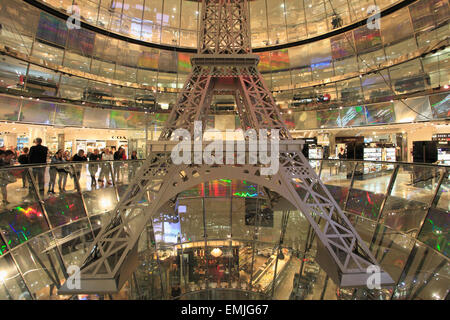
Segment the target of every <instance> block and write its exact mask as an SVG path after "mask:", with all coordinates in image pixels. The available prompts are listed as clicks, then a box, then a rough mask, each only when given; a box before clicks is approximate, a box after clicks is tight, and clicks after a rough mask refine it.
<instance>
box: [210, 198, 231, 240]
mask: <svg viewBox="0 0 450 320" xmlns="http://www.w3.org/2000/svg"><path fill="white" fill-rule="evenodd" d="M230 206H231V199H230V198H205V215H206V233H207V235H208V239H210V240H211V239H226V238H227V236H231V227H230V213H231V208H230Z"/></svg>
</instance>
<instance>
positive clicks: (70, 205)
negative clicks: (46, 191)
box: [44, 190, 86, 227]
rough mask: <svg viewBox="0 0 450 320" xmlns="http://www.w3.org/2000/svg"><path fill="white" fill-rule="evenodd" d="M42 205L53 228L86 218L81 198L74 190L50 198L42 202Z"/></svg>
mask: <svg viewBox="0 0 450 320" xmlns="http://www.w3.org/2000/svg"><path fill="white" fill-rule="evenodd" d="M44 204H45V208H46V210H47V214H48V218H49V220H50V223H51V224H52V226H53V227H56V226H60V225H63V224H66V223H69V222H72V221H76V220H78V219H82V218H84V217H85V216H86V213H85V210H84V206H83V202H82V201H81V196H80V194H79V193H78V192H77V191H76V190H74V191H69V192H63V193H60V194H59V195H53V196H50V197H49V198H47V199H45V200H44Z"/></svg>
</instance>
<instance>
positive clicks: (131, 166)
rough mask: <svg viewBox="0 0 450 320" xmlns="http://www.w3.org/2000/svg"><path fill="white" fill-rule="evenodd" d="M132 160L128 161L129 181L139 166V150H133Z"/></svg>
mask: <svg viewBox="0 0 450 320" xmlns="http://www.w3.org/2000/svg"><path fill="white" fill-rule="evenodd" d="M130 160H131V161H129V163H128V182H130V181H131V179H133V177H134V175H135V174H136V171H137V169H138V167H139V162H138V161H137V152H136V151H133V152H131V158H130Z"/></svg>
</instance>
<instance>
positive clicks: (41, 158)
mask: <svg viewBox="0 0 450 320" xmlns="http://www.w3.org/2000/svg"><path fill="white" fill-rule="evenodd" d="M34 143H35V144H36V145H35V146H32V147H31V148H30V153H29V154H28V159H29V163H30V164H41V165H42V166H39V167H38V168H33V175H34V177H35V179H36V181H37V183H38V186H39V193H40V195H41V197H42V199H43V198H44V184H45V183H44V175H45V167H44V166H43V164H46V163H47V153H48V148H47V147H46V146H43V145H42V139H41V138H36V139H35V140H34Z"/></svg>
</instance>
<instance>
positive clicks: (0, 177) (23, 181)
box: [0, 169, 49, 247]
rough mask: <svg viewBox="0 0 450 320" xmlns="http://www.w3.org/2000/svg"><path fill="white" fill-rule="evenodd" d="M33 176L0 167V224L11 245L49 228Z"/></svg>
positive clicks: (25, 172) (19, 170) (22, 170)
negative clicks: (0, 199) (33, 182)
mask: <svg viewBox="0 0 450 320" xmlns="http://www.w3.org/2000/svg"><path fill="white" fill-rule="evenodd" d="M30 178H31V177H30V176H29V174H28V172H27V171H25V170H24V169H6V170H5V169H3V170H0V190H1V195H2V199H3V200H2V201H3V205H2V207H1V209H0V212H1V213H0V227H1V229H2V230H3V231H2V232H3V234H4V236H5V239H6V241H8V244H9V245H10V246H11V247H15V246H16V245H18V244H20V243H23V242H25V241H27V240H28V239H30V238H32V237H33V236H35V235H38V234H40V233H42V232H45V231H47V230H48V229H49V227H48V225H47V222H46V220H45V217H44V214H43V212H42V210H41V207H40V205H39V203H38V198H37V196H36V193H35V191H34V188H33V185H32V184H30ZM24 185H25V187H24Z"/></svg>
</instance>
